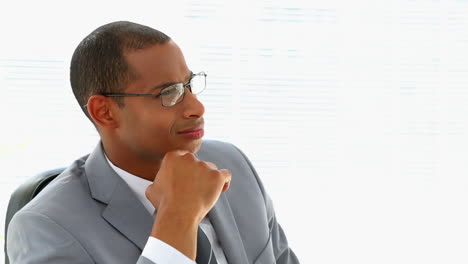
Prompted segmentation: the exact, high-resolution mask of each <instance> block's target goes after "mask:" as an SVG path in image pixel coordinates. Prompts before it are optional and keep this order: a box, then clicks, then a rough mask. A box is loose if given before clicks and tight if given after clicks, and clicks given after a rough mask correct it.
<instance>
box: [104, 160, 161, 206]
mask: <svg viewBox="0 0 468 264" xmlns="http://www.w3.org/2000/svg"><path fill="white" fill-rule="evenodd" d="M104 156H105V157H106V160H107V162H108V163H109V165H110V166H111V168H112V169H113V170H114V171H115V173H117V175H119V176H120V178H122V179H123V180H124V181H125V182H126V183H127V185H128V186H129V187H130V189H131V190H132V191H133V192H134V193H135V195H136V196H137V198H138V200H140V202H141V203H142V204H143V205H144V206H145V208H146V210H148V212H149V213H150V214H151V215H153V214H154V211H155V210H154V206H153V204H152V203H151V202H150V201H149V200H148V199H147V198H146V195H145V192H146V188H148V186H150V185H151V184H152V183H153V182H151V181H148V180H146V179H143V178H140V177H138V176H136V175H133V174H131V173H129V172H127V171H124V170H122V169H121V168H119V167H117V166H115V165H114V164H113V163H112V162H111V161H110V160H109V158H108V157H107V155H106V154H105V153H104Z"/></svg>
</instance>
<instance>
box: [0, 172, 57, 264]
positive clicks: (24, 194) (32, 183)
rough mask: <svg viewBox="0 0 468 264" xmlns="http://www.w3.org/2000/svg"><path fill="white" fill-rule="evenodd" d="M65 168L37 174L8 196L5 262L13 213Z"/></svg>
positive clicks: (6, 262) (6, 260)
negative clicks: (8, 232)
mask: <svg viewBox="0 0 468 264" xmlns="http://www.w3.org/2000/svg"><path fill="white" fill-rule="evenodd" d="M64 169H65V168H59V169H53V170H48V171H44V172H42V173H39V174H37V175H36V176H34V177H32V178H31V179H29V180H27V181H26V182H25V183H23V184H22V185H21V186H20V187H18V188H17V189H16V190H15V191H14V192H13V194H12V195H11V197H10V201H9V202H8V209H7V214H6V219H5V247H4V251H5V264H9V263H10V261H9V260H8V254H7V236H8V234H7V231H8V225H9V224H10V221H11V218H12V217H13V215H15V214H16V212H18V210H20V209H21V208H23V206H25V205H26V204H27V203H28V202H29V201H31V200H32V199H33V198H34V197H35V196H36V195H37V194H38V193H39V192H40V191H42V189H44V187H46V186H47V184H49V183H50V182H51V181H52V180H53V179H55V177H57V176H58V175H59V174H60V173H62V171H63V170H64Z"/></svg>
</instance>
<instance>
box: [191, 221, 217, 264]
mask: <svg viewBox="0 0 468 264" xmlns="http://www.w3.org/2000/svg"><path fill="white" fill-rule="evenodd" d="M195 262H197V264H218V262H217V261H216V258H215V255H214V252H213V248H212V247H211V243H210V241H209V240H208V237H207V236H206V235H205V232H203V230H201V228H200V227H199V228H198V235H197V257H196V258H195Z"/></svg>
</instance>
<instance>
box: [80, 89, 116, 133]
mask: <svg viewBox="0 0 468 264" xmlns="http://www.w3.org/2000/svg"><path fill="white" fill-rule="evenodd" d="M118 108H119V106H118V105H117V103H116V102H115V101H114V100H112V99H111V98H108V97H105V96H103V95H98V94H95V95H92V96H91V97H90V98H89V99H88V104H87V109H88V113H89V115H90V116H91V118H92V119H93V121H94V123H95V124H96V126H98V127H99V128H117V127H118V126H119V118H118V116H119V115H118Z"/></svg>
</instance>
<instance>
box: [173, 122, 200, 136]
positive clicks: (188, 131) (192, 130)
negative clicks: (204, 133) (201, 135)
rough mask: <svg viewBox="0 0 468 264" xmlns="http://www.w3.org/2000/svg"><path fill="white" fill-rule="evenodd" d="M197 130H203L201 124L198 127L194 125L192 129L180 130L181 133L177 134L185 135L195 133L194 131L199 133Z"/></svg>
mask: <svg viewBox="0 0 468 264" xmlns="http://www.w3.org/2000/svg"><path fill="white" fill-rule="evenodd" d="M199 130H203V124H199V125H196V126H194V127H191V128H187V129H184V130H181V131H179V132H177V134H185V133H190V132H195V131H199Z"/></svg>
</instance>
